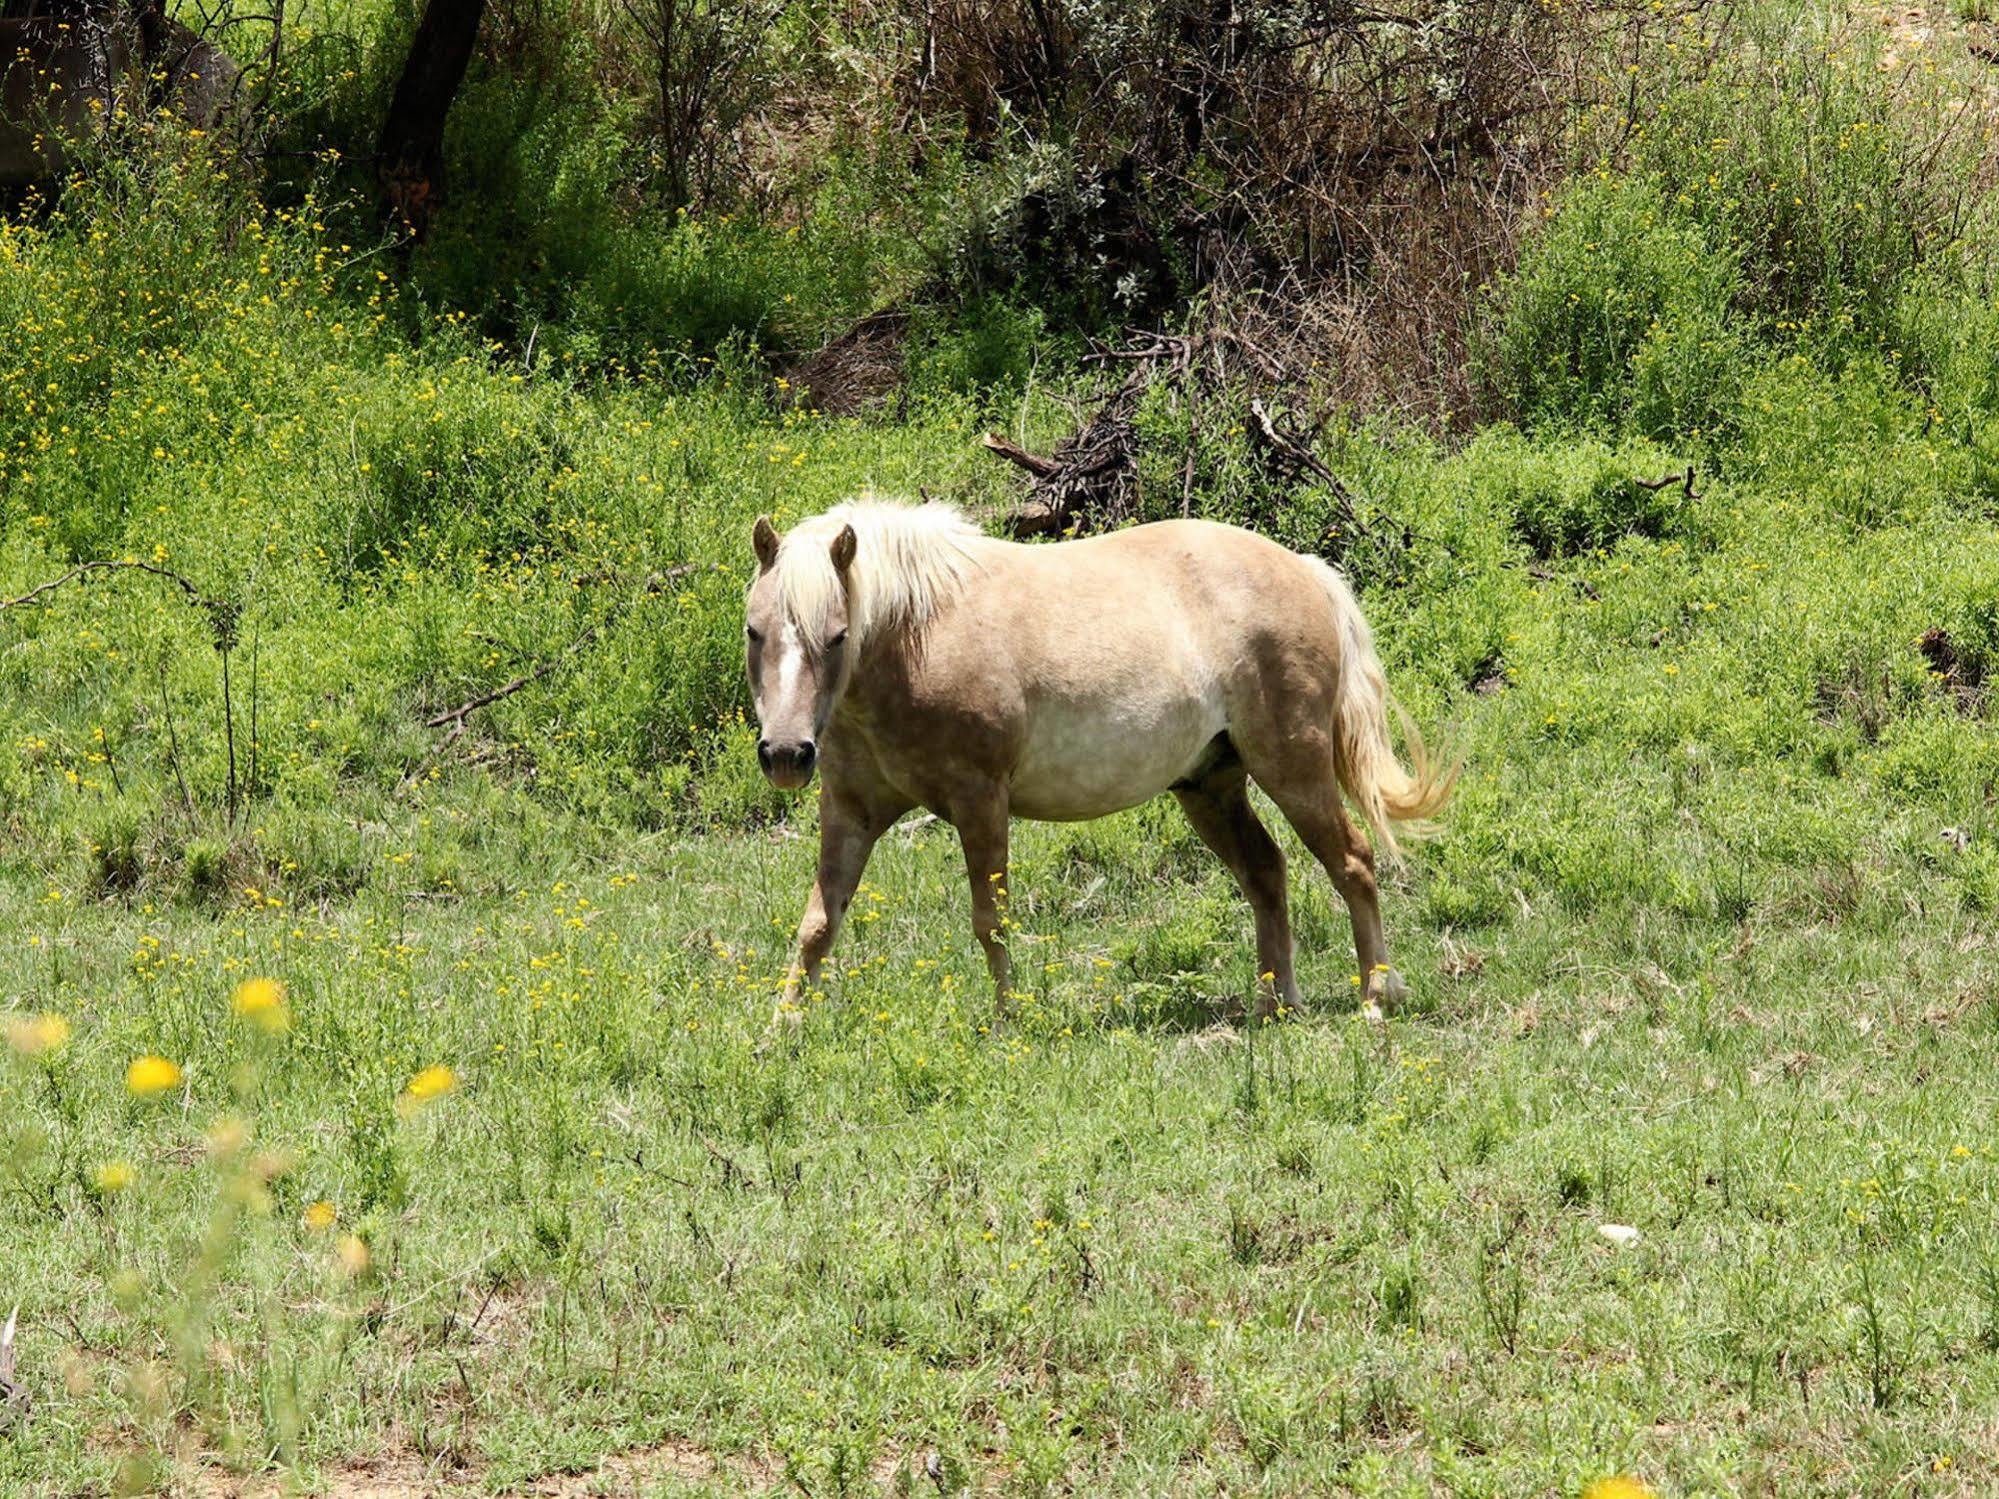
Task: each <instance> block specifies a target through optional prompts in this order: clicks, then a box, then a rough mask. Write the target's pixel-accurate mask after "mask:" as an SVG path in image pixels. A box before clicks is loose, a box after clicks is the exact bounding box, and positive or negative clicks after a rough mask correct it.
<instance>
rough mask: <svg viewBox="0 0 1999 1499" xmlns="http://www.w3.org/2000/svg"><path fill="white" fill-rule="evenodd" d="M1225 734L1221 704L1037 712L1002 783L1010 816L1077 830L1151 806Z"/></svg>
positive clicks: (1193, 700) (1195, 700)
mask: <svg viewBox="0 0 1999 1499" xmlns="http://www.w3.org/2000/svg"><path fill="white" fill-rule="evenodd" d="M1226 727H1227V724H1226V720H1225V717H1224V715H1223V713H1222V711H1221V706H1220V703H1219V702H1218V701H1207V700H1204V699H1203V698H1202V697H1199V696H1190V697H1187V698H1183V699H1179V700H1176V701H1171V702H1154V703H1149V704H1136V705H1128V706H1126V707H1125V708H1123V709H1121V710H1113V709H1110V708H1107V707H1105V706H1104V705H1102V704H1095V703H1066V702H1057V703H1048V704H1042V705H1040V706H1039V707H1038V709H1037V710H1036V711H1034V712H1031V713H1030V714H1029V716H1028V722H1027V725H1026V732H1025V734H1024V735H1023V737H1022V743H1021V751H1020V754H1019V756H1018V758H1017V759H1016V761H1015V763H1014V770H1013V775H1012V777H1011V778H1010V780H1009V782H1008V791H1009V801H1010V805H1011V808H1012V811H1013V814H1014V815H1015V816H1016V817H1028V818H1033V819H1035V820H1037V821H1042V822H1080V821H1084V820H1085V819H1088V818H1092V817H1104V816H1107V815H1109V814H1110V813H1112V812H1121V811H1123V810H1124V809H1125V808H1126V807H1135V806H1137V805H1138V804H1139V803H1140V802H1145V801H1150V800H1151V799H1152V798H1153V797H1155V796H1157V795H1159V793H1160V792H1162V791H1164V790H1166V789H1167V788H1168V787H1169V786H1171V785H1172V784H1173V783H1174V782H1175V781H1178V780H1181V779H1182V778H1184V777H1185V776H1186V775H1187V774H1188V773H1189V772H1190V771H1192V770H1193V769H1194V768H1195V767H1196V766H1197V765H1199V763H1200V761H1201V758H1202V756H1203V755H1205V754H1206V753H1207V752H1208V747H1209V745H1210V744H1212V743H1213V742H1214V738H1215V736H1216V735H1217V734H1219V733H1221V732H1222V731H1223V730H1224V728H1226Z"/></svg>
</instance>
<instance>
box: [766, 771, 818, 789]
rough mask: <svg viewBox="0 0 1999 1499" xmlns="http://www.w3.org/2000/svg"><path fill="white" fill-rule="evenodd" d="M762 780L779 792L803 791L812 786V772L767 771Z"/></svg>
mask: <svg viewBox="0 0 1999 1499" xmlns="http://www.w3.org/2000/svg"><path fill="white" fill-rule="evenodd" d="M764 779H765V780H766V781H769V782H770V783H771V785H772V786H774V787H775V788H777V789H778V790H779V791H803V790H804V789H805V788H806V787H807V786H810V785H811V784H812V772H811V771H809V770H808V771H804V772H802V773H801V772H799V771H795V770H767V771H765V772H764Z"/></svg>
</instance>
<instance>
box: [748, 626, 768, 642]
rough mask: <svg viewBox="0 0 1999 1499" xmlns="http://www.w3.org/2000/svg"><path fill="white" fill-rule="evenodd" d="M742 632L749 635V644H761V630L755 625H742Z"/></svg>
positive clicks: (762, 639)
mask: <svg viewBox="0 0 1999 1499" xmlns="http://www.w3.org/2000/svg"><path fill="white" fill-rule="evenodd" d="M743 633H744V634H745V635H747V636H749V637H750V644H751V645H762V644H763V643H764V637H763V632H762V631H761V630H759V629H758V628H757V627H756V626H755V625H744V626H743Z"/></svg>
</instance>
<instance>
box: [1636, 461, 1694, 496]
mask: <svg viewBox="0 0 1999 1499" xmlns="http://www.w3.org/2000/svg"><path fill="white" fill-rule="evenodd" d="M1631 482H1632V483H1633V484H1635V485H1637V486H1638V487H1639V488H1640V489H1649V490H1652V491H1654V492H1657V491H1658V490H1661V489H1664V488H1665V487H1666V486H1667V485H1669V484H1677V485H1679V486H1680V492H1681V493H1682V494H1684V495H1685V496H1686V497H1687V500H1688V502H1689V503H1691V502H1692V501H1694V500H1697V499H1699V498H1700V495H1699V494H1698V493H1697V492H1696V491H1695V489H1694V465H1693V464H1691V463H1689V464H1688V465H1687V469H1686V472H1685V473H1681V474H1661V475H1660V476H1659V477H1658V478H1656V479H1641V478H1639V477H1638V476H1637V475H1636V474H1633V475H1632V476H1631Z"/></svg>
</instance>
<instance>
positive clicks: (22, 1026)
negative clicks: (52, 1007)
mask: <svg viewBox="0 0 1999 1499" xmlns="http://www.w3.org/2000/svg"><path fill="white" fill-rule="evenodd" d="M68 1040H69V1021H68V1020H66V1019H64V1018H63V1017H62V1016H61V1015H57V1014H54V1013H52V1012H46V1011H45V1012H44V1013H42V1014H40V1015H9V1016H8V1017H7V1044H8V1045H9V1046H11V1047H13V1048H14V1050H16V1051H18V1052H19V1053H20V1054H21V1055H22V1056H24V1057H39V1056H41V1055H43V1054H44V1053H47V1052H51V1051H56V1050H58V1049H60V1048H61V1047H62V1046H63V1044H64V1043H65V1042H67V1041H68Z"/></svg>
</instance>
